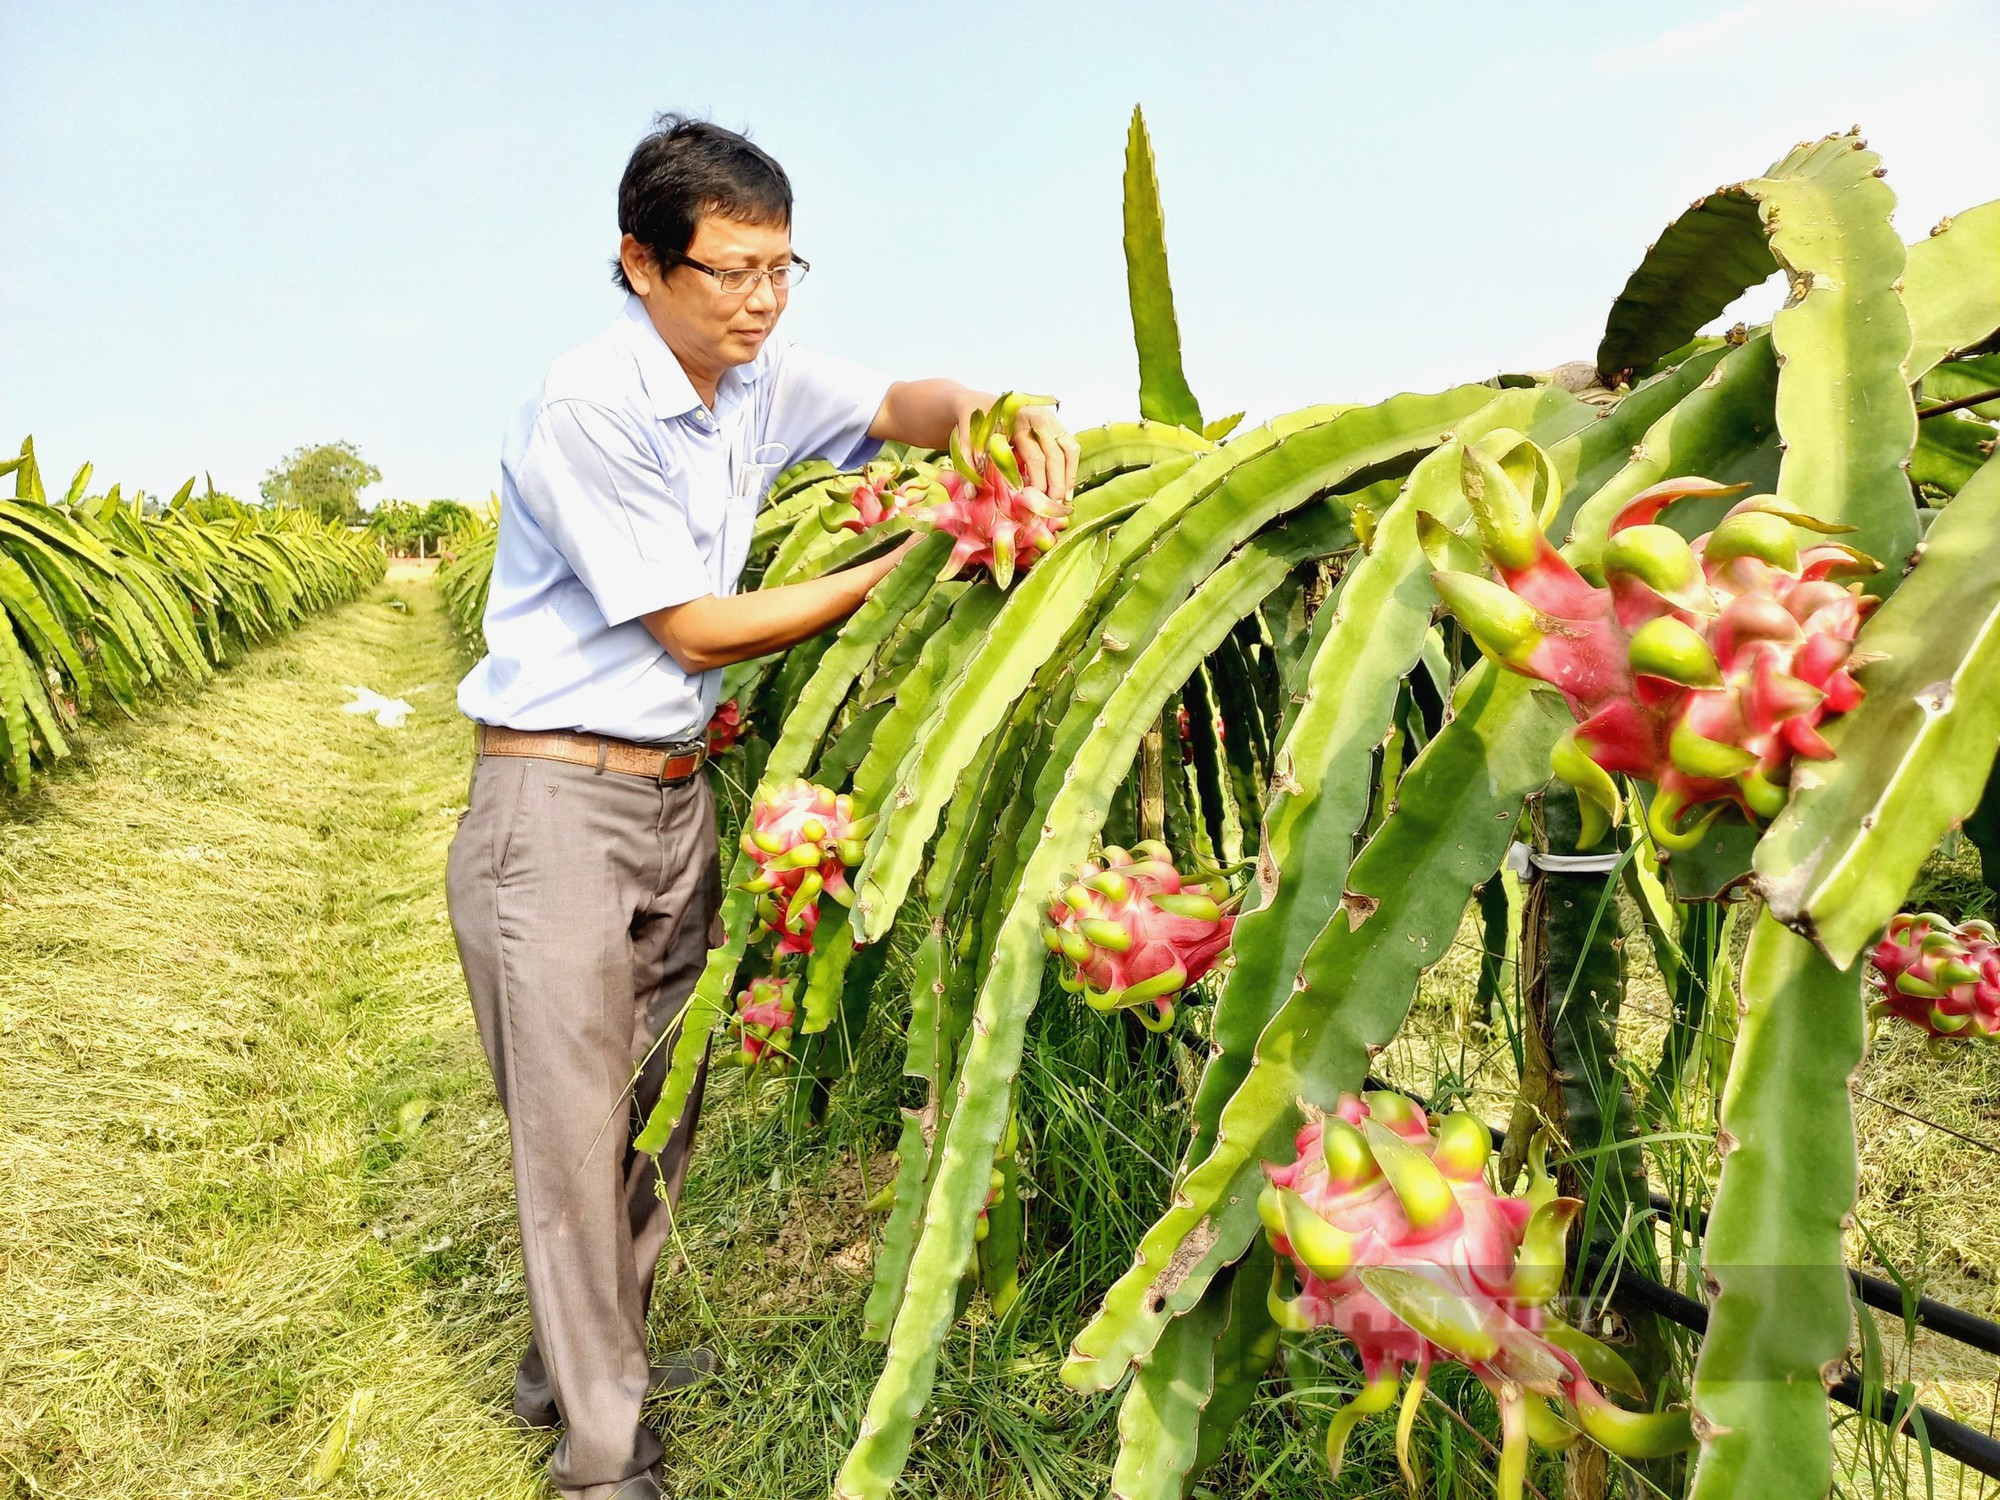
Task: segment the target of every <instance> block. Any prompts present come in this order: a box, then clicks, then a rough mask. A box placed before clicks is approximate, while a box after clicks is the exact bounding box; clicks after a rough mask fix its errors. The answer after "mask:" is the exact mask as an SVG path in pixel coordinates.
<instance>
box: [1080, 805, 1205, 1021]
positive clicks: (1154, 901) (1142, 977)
mask: <svg viewBox="0 0 2000 1500" xmlns="http://www.w3.org/2000/svg"><path fill="white" fill-rule="evenodd" d="M1241 899H1242V898H1241V896H1240V894H1238V895H1232V894H1231V893H1230V890H1229V884H1228V881H1227V880H1226V879H1225V878H1224V877H1223V875H1222V873H1221V872H1220V871H1214V872H1204V873H1203V875H1202V877H1201V878H1199V879H1189V878H1187V877H1185V876H1183V875H1182V874H1181V872H1180V870H1179V869H1178V868H1177V867H1176V866H1175V864H1174V859H1173V854H1172V851H1170V850H1169V849H1168V848H1167V846H1166V845H1165V844H1163V843H1161V842H1159V841H1158V840H1157V839H1147V840H1146V841H1144V842H1143V843H1139V844H1134V845H1133V846H1132V848H1131V849H1130V850H1129V851H1128V850H1125V849H1121V848H1119V847H1118V846H1117V845H1115V844H1110V845H1106V846H1105V848H1104V849H1103V851H1102V852H1101V853H1100V854H1099V856H1098V858H1097V859H1096V860H1089V861H1086V862H1085V863H1084V866H1083V869H1082V870H1081V871H1080V872H1079V873H1078V875H1077V878H1076V879H1075V880H1073V881H1070V882H1068V883H1066V884H1065V885H1064V887H1063V889H1062V891H1061V893H1060V894H1059V895H1057V897H1056V898H1055V899H1054V900H1053V901H1052V902H1050V903H1049V910H1048V920H1047V921H1046V922H1045V923H1044V924H1043V928H1042V934H1043V937H1044V939H1045V941H1046V942H1047V943H1048V946H1049V951H1050V952H1051V953H1055V954H1059V955H1060V956H1061V957H1062V958H1063V959H1064V960H1065V964H1064V972H1063V975H1062V982H1063V985H1064V987H1065V988H1066V989H1069V990H1070V991H1072V992H1073V993H1080V994H1081V995H1082V996H1083V997H1084V999H1085V1000H1086V1001H1087V1002H1089V1004H1090V1005H1091V1006H1092V1008H1094V1009H1096V1010H1102V1011H1113V1010H1132V1011H1133V1012H1134V1013H1135V1014H1136V1015H1137V1016H1138V1018H1139V1020H1140V1021H1141V1023H1143V1024H1144V1025H1145V1026H1146V1027H1147V1028H1148V1029H1150V1030H1153V1031H1165V1030H1166V1029H1167V1028H1168V1027H1170V1026H1172V1025H1173V1023H1174V997H1175V996H1176V995H1178V994H1179V993H1180V992H1181V991H1182V990H1184V989H1186V988H1187V987H1188V986H1189V985H1191V984H1193V983H1194V982H1195V981H1196V980H1198V979H1200V978H1201V977H1202V975H1204V974H1206V973H1207V972H1208V971H1209V970H1210V969H1211V968H1213V967H1214V966H1215V962H1216V960H1217V959H1219V958H1220V957H1221V956H1222V954H1223V951H1224V950H1225V949H1227V948H1228V947H1229V938H1230V934H1231V933H1232V932H1233V931H1234V930H1235V927H1236V916H1235V908H1236V905H1237V903H1238V902H1239V901H1240V900H1241Z"/></svg>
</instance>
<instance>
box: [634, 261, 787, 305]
mask: <svg viewBox="0 0 2000 1500" xmlns="http://www.w3.org/2000/svg"><path fill="white" fill-rule="evenodd" d="M656 253H657V254H658V255H660V256H661V257H662V258H663V259H666V260H670V261H672V262H673V263H674V264H675V265H677V266H686V267H687V268H688V269H689V270H690V271H699V272H701V273H702V275H704V276H713V277H714V278H715V284H716V285H717V286H719V287H721V288H722V290H723V291H725V292H727V293H728V294H729V295H730V296H732V297H734V296H737V295H739V294H741V293H746V292H754V291H755V290H756V289H757V288H758V287H760V286H762V285H763V284H764V279H765V278H766V277H769V278H770V281H771V290H772V291H774V292H789V291H790V290H791V289H792V288H793V287H795V286H797V285H798V284H799V282H800V281H801V280H802V279H803V278H804V276H805V274H806V272H808V271H810V270H811V269H812V266H811V265H810V264H808V263H807V262H805V261H803V260H799V259H797V258H794V259H793V260H792V262H791V263H790V264H789V265H783V266H773V267H771V269H770V270H768V271H764V270H759V269H758V268H757V267H756V266H732V267H730V268H729V269H728V270H726V271H718V270H716V269H715V267H714V266H705V265H703V264H702V263H701V262H700V261H698V260H690V259H689V258H688V257H687V256H685V255H683V254H681V253H680V251H678V250H661V251H658V252H656Z"/></svg>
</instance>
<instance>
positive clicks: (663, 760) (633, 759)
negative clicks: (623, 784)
mask: <svg viewBox="0 0 2000 1500" xmlns="http://www.w3.org/2000/svg"><path fill="white" fill-rule="evenodd" d="M477 731H478V745H479V753H480V754H481V755H521V756H526V757H528V758H530V759H532V760H560V761H567V762H569V764H571V765H575V766H589V767H591V768H592V769H593V770H597V771H616V772H617V773H618V774H619V775H620V776H643V777H645V778H646V779H647V780H649V781H658V782H661V783H663V784H665V783H672V782H676V781H686V780H687V779H688V778H689V777H690V776H692V775H694V774H695V772H697V771H699V770H700V769H701V767H702V763H703V762H704V761H706V760H707V759H708V747H707V746H705V745H700V744H697V745H694V746H693V747H691V748H689V747H683V746H679V745H676V746H671V747H669V748H666V749H662V748H661V747H659V746H657V745H635V744H633V743H632V742H631V741H629V740H614V739H609V738H607V737H606V736H604V735H601V734H575V733H572V732H571V731H569V730H567V729H546V730H536V731H532V732H531V731H528V730H522V729H506V728H503V727H501V726H500V725H498V724H480V725H478V726H477Z"/></svg>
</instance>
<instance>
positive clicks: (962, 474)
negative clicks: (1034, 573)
mask: <svg viewBox="0 0 2000 1500" xmlns="http://www.w3.org/2000/svg"><path fill="white" fill-rule="evenodd" d="M1052 399H1053V398H1051V397H1048V396H1021V395H1016V394H1014V393H1013V392H1011V391H1010V392H1009V393H1007V394H1006V395H1004V396H1002V397H1001V398H1000V399H999V401H997V402H996V403H994V406H993V409H992V410H991V411H990V412H985V411H982V412H975V413H973V417H972V447H971V451H970V452H968V451H967V449H966V447H965V445H964V444H963V443H962V442H961V441H960V439H959V435H958V433H957V432H953V433H952V435H951V462H952V467H951V468H949V469H940V470H939V471H938V475H937V480H936V484H937V486H938V487H940V488H941V489H942V490H943V492H944V498H942V499H938V500H933V501H932V502H931V503H930V504H928V505H926V506H924V507H923V508H922V510H921V512H920V513H921V514H922V515H923V516H924V517H925V518H926V519H927V520H929V522H930V523H931V524H932V525H933V526H935V527H936V528H937V529H938V530H940V531H944V532H949V533H950V534H951V535H952V536H953V537H955V538H956V539H957V545H956V546H954V547H953V548H952V549H951V557H950V558H949V559H948V560H947V561H946V563H945V567H944V576H945V577H948V578H949V577H956V576H958V575H959V574H961V573H963V572H965V570H966V569H968V568H976V567H984V568H987V569H989V570H990V571H991V572H992V574H993V581H994V582H995V583H997V584H999V585H1000V587H1001V588H1003V589H1004V588H1006V587H1007V585H1008V584H1010V583H1012V582H1013V581H1014V575H1015V574H1016V573H1017V572H1026V571H1027V570H1028V568H1029V567H1031V566H1032V565H1033V564H1034V561H1035V559H1036V558H1038V557H1040V556H1041V555H1042V554H1043V553H1044V552H1046V551H1048V550H1049V548H1051V547H1053V546H1054V545H1055V544H1056V533H1057V532H1059V531H1061V530H1062V529H1063V528H1064V527H1065V526H1067V525H1069V506H1068V505H1067V504H1065V503H1064V502H1062V501H1058V500H1053V499H1051V498H1050V497H1049V496H1047V495H1045V494H1043V493H1042V492H1041V491H1040V490H1037V489H1030V488H1028V487H1026V486H1025V485H1024V484H1023V483H1022V479H1021V466H1020V464H1019V462H1018V461H1017V460H1016V459H1015V457H1014V448H1013V444H1012V443H1010V442H1009V441H1008V438H1007V429H1008V428H1010V427H1011V426H1012V425H1013V422H1014V417H1015V414H1016V413H1018V412H1019V411H1020V409H1021V408H1022V407H1024V406H1045V405H1048V404H1050V402H1051V401H1052ZM856 503H857V505H858V504H859V501H857V502H856Z"/></svg>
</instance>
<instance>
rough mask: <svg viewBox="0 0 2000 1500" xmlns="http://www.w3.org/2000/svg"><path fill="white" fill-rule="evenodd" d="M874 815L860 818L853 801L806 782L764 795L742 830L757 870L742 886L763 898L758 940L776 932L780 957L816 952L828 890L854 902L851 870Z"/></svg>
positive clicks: (759, 905) (847, 902)
mask: <svg viewBox="0 0 2000 1500" xmlns="http://www.w3.org/2000/svg"><path fill="white" fill-rule="evenodd" d="M874 826H875V819H874V817H873V816H872V815H870V816H868V817H856V816H855V815H854V799H853V798H852V797H849V796H847V795H846V794H844V793H843V794H841V795H839V796H836V795H835V794H834V793H832V792H830V791H828V790H827V789H826V788H825V787H823V786H815V785H813V784H812V783H811V782H810V781H807V780H805V779H804V778H803V777H801V778H799V779H798V780H796V781H791V782H787V783H785V784H784V785H782V786H778V787H775V788H771V789H769V790H766V791H761V792H759V793H758V795H757V800H756V801H755V802H754V803H752V804H751V807H750V824H749V826H748V827H747V828H745V829H744V830H743V852H744V853H745V854H747V855H749V856H750V858H751V859H753V860H755V861H756V862H757V864H758V867H759V868H758V873H757V875H756V877H755V878H754V879H752V880H751V881H749V882H748V883H747V884H746V885H744V887H743V889H744V890H746V891H748V892H750V893H751V894H752V895H754V896H756V897H757V915H758V918H759V923H760V925H759V926H758V929H757V935H758V936H762V935H763V934H764V933H766V932H776V933H778V934H779V938H778V952H779V953H810V952H811V951H812V935H813V929H814V928H816V927H817V926H818V925H819V898H820V893H821V892H822V891H824V892H826V893H827V894H828V895H830V896H832V897H833V899H834V900H836V901H838V902H839V903H840V904H841V905H842V906H852V905H853V904H854V891H853V888H852V887H850V886H849V885H848V883H847V871H848V869H849V868H850V867H851V866H853V865H857V864H859V863H861V856H862V854H863V852H864V851H865V848H866V844H867V840H868V834H869V832H870V830H872V829H873V828H874Z"/></svg>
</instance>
